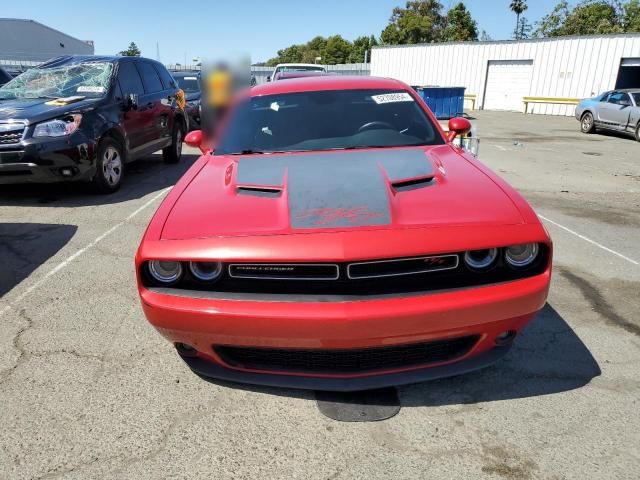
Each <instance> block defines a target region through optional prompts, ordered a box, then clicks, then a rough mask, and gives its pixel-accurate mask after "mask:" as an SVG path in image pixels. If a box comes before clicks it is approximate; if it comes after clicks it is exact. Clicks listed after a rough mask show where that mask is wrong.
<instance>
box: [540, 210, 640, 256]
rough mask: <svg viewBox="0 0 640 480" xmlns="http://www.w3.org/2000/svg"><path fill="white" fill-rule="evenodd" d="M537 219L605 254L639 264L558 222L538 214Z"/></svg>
mask: <svg viewBox="0 0 640 480" xmlns="http://www.w3.org/2000/svg"><path fill="white" fill-rule="evenodd" d="M538 217H540V218H541V219H542V220H544V221H545V222H549V223H550V224H552V225H555V226H556V227H558V228H561V229H562V230H564V231H566V232H569V233H570V234H572V235H575V236H576V237H578V238H580V239H582V240H584V241H585V242H589V243H591V244H592V245H595V246H596V247H598V248H601V249H602V250H604V251H605V252H609V253H612V254H613V255H615V256H617V257H620V258H622V259H623V260H626V261H627V262H629V263H632V264H633V265H640V262H638V261H636V260H634V259H632V258H629V257H627V256H625V255H623V254H621V253H619V252H616V251H615V250H611V249H610V248H609V247H605V246H604V245H602V244H601V243H598V242H596V241H595V240H591V239H590V238H588V237H585V236H584V235H581V234H579V233H578V232H576V231H574V230H571V229H570V228H568V227H565V226H564V225H561V224H559V223H558V222H554V221H553V220H551V219H549V218H547V217H545V216H543V215H540V214H538Z"/></svg>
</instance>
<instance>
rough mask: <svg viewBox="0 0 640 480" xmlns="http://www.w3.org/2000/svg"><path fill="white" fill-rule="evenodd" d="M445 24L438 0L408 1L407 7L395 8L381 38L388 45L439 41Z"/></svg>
mask: <svg viewBox="0 0 640 480" xmlns="http://www.w3.org/2000/svg"><path fill="white" fill-rule="evenodd" d="M445 25H446V18H445V17H444V16H443V15H442V4H441V3H440V2H438V1H437V0H414V1H408V2H407V4H406V7H405V8H400V7H396V8H394V9H393V13H392V15H391V18H390V19H389V25H387V27H386V28H385V29H384V30H383V31H382V33H381V35H380V40H381V42H382V43H383V44H388V45H402V44H412V43H431V42H437V41H440V39H441V38H442V31H443V30H444V28H445Z"/></svg>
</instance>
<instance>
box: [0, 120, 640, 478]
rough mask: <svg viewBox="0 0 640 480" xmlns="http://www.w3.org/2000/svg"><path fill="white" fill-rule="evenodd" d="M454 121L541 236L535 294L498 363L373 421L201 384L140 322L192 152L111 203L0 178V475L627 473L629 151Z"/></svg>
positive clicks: (635, 179) (639, 199) (631, 399)
mask: <svg viewBox="0 0 640 480" xmlns="http://www.w3.org/2000/svg"><path fill="white" fill-rule="evenodd" d="M471 113H472V115H473V116H475V117H476V119H475V120H474V121H475V122H476V125H477V132H478V135H479V137H480V138H481V147H480V158H481V159H482V160H483V161H484V162H485V163H487V164H488V165H489V166H490V167H491V168H492V169H494V170H495V171H497V172H498V173H499V174H500V175H501V176H503V177H504V178H505V179H506V180H507V181H509V182H510V183H511V184H512V185H513V186H515V187H516V188H517V189H518V190H519V191H520V192H521V193H522V194H523V195H524V196H525V197H526V198H527V199H528V200H529V201H530V202H531V203H532V205H533V206H534V208H535V209H536V211H537V212H538V214H539V215H540V216H541V218H543V219H544V221H545V224H546V226H547V228H548V230H549V232H550V233H551V236H552V238H553V240H554V247H555V252H554V255H555V260H554V261H555V263H554V278H553V282H552V287H551V292H550V297H549V301H548V304H547V306H546V307H545V308H544V310H543V311H542V312H541V313H540V314H539V315H538V317H537V318H536V319H535V320H534V321H533V322H532V323H531V324H530V326H529V327H528V328H527V329H526V330H525V331H524V332H523V334H522V335H521V336H520V337H519V338H518V339H517V342H516V345H515V346H514V348H513V349H512V351H511V352H510V354H509V355H508V356H507V357H506V358H505V359H504V360H502V361H500V362H499V363H498V364H496V365H495V366H493V367H490V368H488V369H485V370H483V371H480V372H477V373H472V374H467V375H462V376H459V377H455V378H450V379H444V380H439V381H434V382H429V383H422V384H416V385H411V386H407V387H402V388H399V389H398V398H399V401H400V406H401V408H400V411H399V412H398V413H397V415H395V416H393V417H392V418H389V419H387V420H383V421H378V422H340V421H336V420H332V419H331V418H328V417H327V416H325V415H323V414H322V413H321V411H320V410H319V409H318V406H317V403H316V399H315V396H314V394H313V392H308V391H295V390H286V389H269V388H255V387H250V386H240V385H231V384H220V383H218V384H216V383H210V382H207V381H204V380H202V379H200V378H199V377H197V376H195V375H194V374H192V373H191V371H190V370H189V369H188V368H187V367H186V366H185V365H184V363H183V362H182V361H181V360H180V359H179V358H178V356H177V355H176V353H175V352H174V350H173V348H172V346H171V345H169V344H168V342H166V341H165V340H164V339H162V338H161V337H160V336H159V335H158V334H157V333H156V332H155V330H154V329H153V328H152V327H151V326H150V325H149V324H148V323H147V322H146V320H145V318H144V316H143V314H142V310H141V308H140V305H139V301H138V298H137V292H136V286H135V278H134V272H133V256H134V253H135V250H136V248H137V246H138V242H139V240H140V238H141V236H142V234H143V232H144V229H145V227H146V225H147V222H148V220H149V218H150V217H151V215H152V214H153V212H154V210H155V208H157V206H158V204H159V202H160V199H161V198H162V197H163V196H164V195H165V194H166V192H167V191H168V189H169V188H170V187H171V185H173V184H174V183H175V182H176V180H177V179H178V178H179V177H180V176H181V175H182V174H183V173H184V171H186V169H187V168H188V167H189V165H190V164H192V163H193V162H194V161H195V159H196V158H197V156H196V154H195V151H193V150H189V151H187V155H184V156H183V160H182V162H181V163H180V164H178V165H164V164H163V163H162V161H161V159H160V156H159V155H153V156H151V157H149V158H148V159H145V160H142V161H139V162H136V163H135V164H133V165H131V166H130V168H129V171H128V178H127V179H126V181H125V184H124V186H123V188H122V189H121V190H120V191H119V192H118V193H116V194H115V195H112V196H106V197H105V196H94V195H92V194H91V193H90V192H88V191H87V189H86V188H83V187H82V186H11V187H0V262H1V264H0V296H1V298H0V425H2V428H1V430H0V478H1V479H44V478H65V479H67V478H68V479H83V480H84V479H94V478H95V479H128V478H131V479H147V478H149V479H155V478H185V479H186V478H188V479H194V478H198V479H199V478H215V479H226V478H247V479H271V478H274V479H279V478H288V479H298V478H300V479H305V480H312V479H353V478H363V479H364V478H366V479H374V478H394V479H413V478H415V479H424V478H457V479H464V478H473V479H477V478H495V479H538V478H544V479H547V478H548V479H564V478H567V479H586V478H597V479H608V478H611V479H634V478H638V477H639V476H640V473H639V472H640V415H639V414H638V411H639V407H640V401H639V400H640V377H639V372H640V143H637V142H635V141H633V140H632V139H631V138H625V137H622V136H616V135H583V134H581V133H579V125H578V122H577V121H575V120H574V119H572V118H564V117H542V116H533V115H528V116H525V115H521V114H516V113H499V112H471Z"/></svg>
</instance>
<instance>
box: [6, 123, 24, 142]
mask: <svg viewBox="0 0 640 480" xmlns="http://www.w3.org/2000/svg"><path fill="white" fill-rule="evenodd" d="M5 128H6V127H5ZM24 129H25V127H24V126H23V125H16V127H15V129H13V128H12V129H11V130H8V131H3V129H0V145H14V144H16V143H20V140H22V135H23V134H24Z"/></svg>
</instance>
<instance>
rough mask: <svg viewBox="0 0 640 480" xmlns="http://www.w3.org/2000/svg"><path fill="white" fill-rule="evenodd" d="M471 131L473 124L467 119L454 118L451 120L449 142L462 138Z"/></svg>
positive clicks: (448, 134)
mask: <svg viewBox="0 0 640 480" xmlns="http://www.w3.org/2000/svg"><path fill="white" fill-rule="evenodd" d="M470 131H471V122H470V121H469V120H467V119H466V118H462V117H454V118H452V119H450V120H449V133H447V142H453V140H454V139H455V138H456V137H457V136H458V135H460V136H461V137H462V136H464V135H466V134H467V133H469V132H470Z"/></svg>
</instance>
